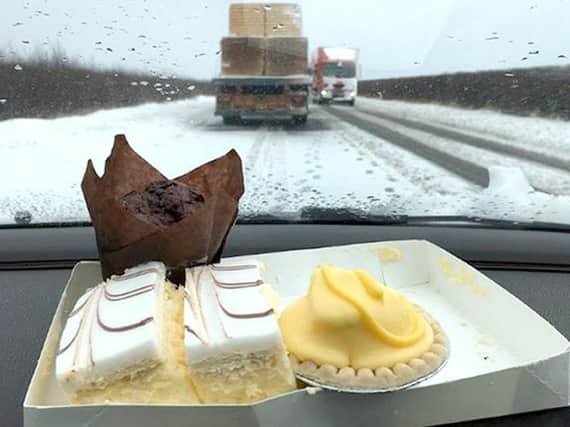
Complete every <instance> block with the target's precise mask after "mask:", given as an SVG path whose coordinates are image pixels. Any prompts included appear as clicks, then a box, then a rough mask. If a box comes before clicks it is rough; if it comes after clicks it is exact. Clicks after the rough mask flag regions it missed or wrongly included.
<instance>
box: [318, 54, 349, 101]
mask: <svg viewBox="0 0 570 427" xmlns="http://www.w3.org/2000/svg"><path fill="white" fill-rule="evenodd" d="M312 68H313V84H312V91H313V101H314V102H316V103H319V104H324V103H329V102H344V103H348V104H350V105H354V103H355V102H356V95H357V94H358V81H357V74H358V50H357V49H348V48H343V47H319V48H317V50H316V51H315V54H314V56H313V60H312Z"/></svg>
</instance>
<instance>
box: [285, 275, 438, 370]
mask: <svg viewBox="0 0 570 427" xmlns="http://www.w3.org/2000/svg"><path fill="white" fill-rule="evenodd" d="M279 326H280V328H281V333H282V335H283V339H284V341H285V345H286V347H287V350H288V351H289V352H290V353H292V354H294V355H295V356H296V357H297V358H298V359H300V360H310V361H313V362H315V363H316V364H318V365H324V364H330V365H334V366H336V367H337V368H342V367H345V366H352V367H353V368H356V369H358V368H371V369H376V368H379V367H392V366H394V365H395V364H396V363H398V362H403V363H405V362H408V361H410V360H411V359H413V358H415V357H418V356H420V355H421V354H423V353H425V352H426V351H428V350H429V348H430V347H431V345H432V343H433V330H432V329H431V327H430V326H429V324H428V323H427V322H426V321H425V319H424V317H423V316H422V315H421V314H419V313H417V312H416V310H415V309H414V307H413V306H412V304H411V303H410V302H409V301H408V300H407V299H406V297H404V296H403V295H402V294H400V293H399V292H396V291H394V290H393V289H390V288H388V287H386V286H384V285H382V284H380V283H378V282H376V281H375V280H374V279H373V278H372V276H370V275H369V274H368V273H367V272H365V271H362V270H354V271H352V270H344V269H341V268H336V267H333V266H328V265H325V266H321V267H318V268H317V269H316V270H315V271H314V273H313V275H312V277H311V286H310V289H309V293H308V295H306V296H304V297H302V298H300V299H299V300H297V301H295V302H294V303H293V304H291V305H289V306H288V307H287V308H286V309H285V311H284V312H283V314H282V315H281V317H280V319H279Z"/></svg>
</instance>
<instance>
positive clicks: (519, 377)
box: [24, 241, 570, 427]
mask: <svg viewBox="0 0 570 427" xmlns="http://www.w3.org/2000/svg"><path fill="white" fill-rule="evenodd" d="M241 258H252V256H249V257H241ZM255 258H256V259H258V260H261V261H262V262H263V263H264V265H265V272H264V279H265V281H266V282H268V283H270V284H272V285H273V286H274V287H275V289H276V290H277V291H278V292H279V293H280V294H281V296H282V302H283V303H287V302H289V301H291V300H293V299H294V298H296V297H298V296H300V295H302V294H304V293H305V292H306V290H307V287H308V281H309V277H310V274H311V272H312V270H313V269H314V267H315V266H317V265H319V264H324V263H330V264H335V265H337V266H340V267H345V268H363V269H366V270H368V271H369V272H370V273H371V274H372V275H373V276H375V277H377V278H379V279H380V280H382V281H383V282H384V283H385V284H387V285H388V286H391V287H393V288H395V289H398V290H400V291H401V292H403V293H404V294H406V295H407V296H408V297H409V298H410V299H411V300H412V301H414V302H415V303H418V304H420V305H421V306H422V307H424V308H425V309H426V310H427V311H429V312H430V313H431V314H432V315H433V316H434V317H436V318H437V320H439V322H440V323H441V325H442V327H443V328H444V330H445V332H446V333H447V335H448V337H449V340H450V346H451V355H450V358H449V361H448V363H447V365H446V366H445V368H444V369H443V370H442V371H441V372H439V373H438V374H437V375H435V376H434V377H432V378H430V379H429V380H427V381H425V382H422V383H420V384H418V385H416V386H414V387H412V388H410V389H407V390H404V391H398V392H392V393H383V394H369V395H361V394H345V393H337V392H330V391H324V390H320V389H318V388H306V389H302V390H297V391H294V392H291V393H288V394H285V395H282V396H277V397H274V398H271V399H267V400H265V401H261V402H258V403H256V404H253V405H117V404H109V405H70V404H68V402H67V400H66V398H65V396H64V394H63V393H62V392H61V390H60V389H59V387H58V385H57V382H56V381H55V376H54V360H55V352H56V347H57V343H58V340H59V336H60V333H61V330H62V326H63V325H62V321H63V319H64V318H65V314H66V313H68V312H69V310H71V308H72V306H73V304H74V302H75V301H76V299H77V298H78V297H79V296H80V295H81V294H82V293H83V292H84V291H85V290H86V289H87V288H89V287H91V286H94V285H96V284H97V283H98V282H99V280H100V279H101V276H100V270H99V264H98V263H96V262H81V263H79V264H77V265H76V266H75V268H74V269H73V272H72V274H71V278H70V279H69V282H68V284H67V286H66V288H65V291H64V293H63V296H62V298H61V301H60V303H59V305H58V308H57V311H56V313H55V317H54V319H53V321H52V324H51V326H50V329H49V332H48V336H47V339H46V341H45V343H44V347H43V350H42V353H41V356H40V359H39V362H38V365H37V367H36V370H35V372H34V375H33V377H32V380H31V383H30V385H29V388H28V392H27V395H26V398H25V401H24V426H25V427H40V426H42V427H56V426H57V427H67V426H70V427H71V426H90V427H98V426H109V425H121V426H125V427H127V426H136V427H151V426H153V427H154V426H156V425H160V426H161V427H167V426H177V427H181V426H224V427H226V426H228V425H237V426H246V425H247V426H250V425H253V426H304V425H307V426H309V425H310V426H330V425H339V426H346V425H380V424H381V425H382V426H423V425H433V424H440V423H449V422H458V421H464V420H470V419H476V418H485V417H494V416H500V415H507V414H514V413H520V412H526V411H534V410H541V409H547V408H556V407H564V406H569V405H570V397H569V396H570V385H569V383H570V343H569V342H568V340H567V339H566V338H565V337H564V336H562V335H561V334H560V333H559V332H558V331H557V330H556V329H555V328H554V327H553V326H552V325H550V324H549V323H548V322H547V321H546V320H544V319H543V318H542V317H540V316H539V315H538V314H537V313H535V312H534V311H533V310H532V309H531V308H530V307H528V306H527V305H525V304H524V303H522V302H521V301H520V300H518V299H517V298H516V297H514V296H513V295H511V294H510V293H508V292H507V291H506V290H505V289H503V288H502V287H500V286H499V285H498V284H496V283H494V282H493V281H492V280H490V279H489V278H487V277H486V276H484V275H483V274H481V273H479V272H478V271H476V270H475V269H473V268H471V267H470V266H468V265H467V264H466V263H464V262H462V261H461V260H459V259H458V258H456V257H454V256H453V255H451V254H449V253H448V252H446V251H444V250H443V249H441V248H439V247H437V246H435V245H433V244H431V243H429V242H426V241H398V242H383V243H370V244H360V245H350V246H340V247H330V248H322V249H310V250H301V251H290V252H280V253H272V254H262V255H256V256H255ZM537 286H542V285H541V284H538V283H537Z"/></svg>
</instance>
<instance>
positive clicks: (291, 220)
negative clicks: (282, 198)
mask: <svg viewBox="0 0 570 427" xmlns="http://www.w3.org/2000/svg"><path fill="white" fill-rule="evenodd" d="M407 220H408V217H407V215H384V214H375V213H371V212H366V211H363V210H359V209H352V208H346V207H343V208H323V207H316V206H309V207H305V208H303V209H301V210H300V211H297V212H283V213H279V214H269V213H267V214H255V215H245V216H242V217H240V218H239V219H238V224H351V225H355V224H367V225H388V224H405V223H407Z"/></svg>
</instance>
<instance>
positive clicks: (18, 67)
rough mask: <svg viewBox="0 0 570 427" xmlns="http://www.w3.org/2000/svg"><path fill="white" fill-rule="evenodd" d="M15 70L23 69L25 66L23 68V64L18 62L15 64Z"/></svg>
mask: <svg viewBox="0 0 570 427" xmlns="http://www.w3.org/2000/svg"><path fill="white" fill-rule="evenodd" d="M14 70H16V71H22V70H23V68H22V66H21V65H20V64H16V65H14Z"/></svg>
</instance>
